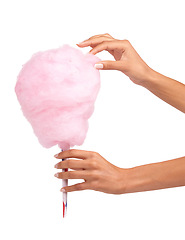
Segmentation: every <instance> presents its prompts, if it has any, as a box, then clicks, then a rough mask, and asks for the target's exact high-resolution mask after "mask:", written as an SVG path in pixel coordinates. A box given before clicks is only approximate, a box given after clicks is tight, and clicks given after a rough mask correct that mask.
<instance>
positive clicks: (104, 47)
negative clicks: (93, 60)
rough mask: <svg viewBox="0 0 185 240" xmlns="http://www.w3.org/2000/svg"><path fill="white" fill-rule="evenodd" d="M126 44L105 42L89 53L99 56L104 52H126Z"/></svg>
mask: <svg viewBox="0 0 185 240" xmlns="http://www.w3.org/2000/svg"><path fill="white" fill-rule="evenodd" d="M125 47H126V44H125V42H124V41H121V40H113V41H104V42H102V43H100V44H98V45H96V46H95V47H94V48H92V49H91V50H90V51H89V53H91V54H94V55H95V54H97V53H99V52H101V51H103V50H107V51H111V50H115V49H119V50H123V51H124V50H125Z"/></svg>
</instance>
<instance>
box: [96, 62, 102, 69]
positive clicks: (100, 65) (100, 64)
mask: <svg viewBox="0 0 185 240" xmlns="http://www.w3.org/2000/svg"><path fill="white" fill-rule="evenodd" d="M94 67H95V68H96V69H102V68H103V64H102V63H96V64H95V65H94Z"/></svg>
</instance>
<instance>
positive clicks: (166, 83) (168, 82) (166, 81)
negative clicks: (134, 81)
mask: <svg viewBox="0 0 185 240" xmlns="http://www.w3.org/2000/svg"><path fill="white" fill-rule="evenodd" d="M142 86H143V87H145V88H147V89H148V90H149V91H151V92H152V93H153V94H155V95H156V96H157V97H159V98H160V99H162V100H163V101H165V102H167V103H168V104H170V105H172V106H173V107H175V108H177V109H179V110H180V111H182V112H184V113H185V85H184V84H183V83H180V82H178V81H176V80H173V79H171V78H168V77H166V76H164V75H162V74H160V73H158V72H156V71H154V70H151V72H150V75H149V76H148V77H147V79H146V81H145V82H143V84H142Z"/></svg>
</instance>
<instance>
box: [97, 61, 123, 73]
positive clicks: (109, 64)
mask: <svg viewBox="0 0 185 240" xmlns="http://www.w3.org/2000/svg"><path fill="white" fill-rule="evenodd" d="M94 67H95V68H96V69H98V70H120V71H121V64H120V62H119V61H101V62H97V63H96V64H95V65H94Z"/></svg>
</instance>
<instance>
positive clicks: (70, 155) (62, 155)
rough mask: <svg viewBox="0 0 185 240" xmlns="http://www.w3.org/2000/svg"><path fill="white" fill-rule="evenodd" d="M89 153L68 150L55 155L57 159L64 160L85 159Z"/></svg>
mask: <svg viewBox="0 0 185 240" xmlns="http://www.w3.org/2000/svg"><path fill="white" fill-rule="evenodd" d="M90 154H91V152H89V151H84V150H77V149H69V150H66V151H63V152H60V153H58V154H56V155H55V157H56V158H58V159H65V158H80V159H86V158H88V157H89V156H90Z"/></svg>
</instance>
